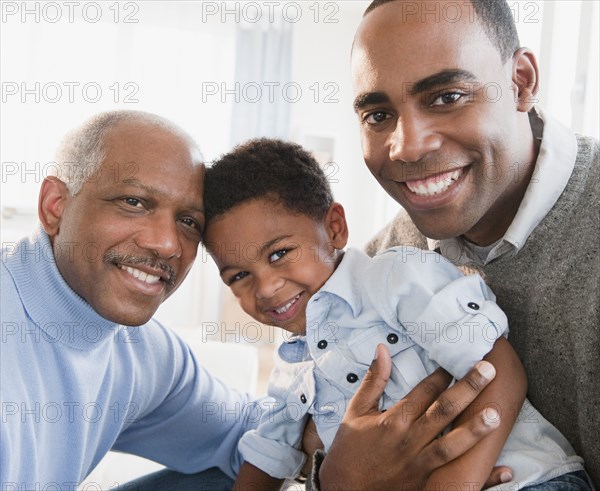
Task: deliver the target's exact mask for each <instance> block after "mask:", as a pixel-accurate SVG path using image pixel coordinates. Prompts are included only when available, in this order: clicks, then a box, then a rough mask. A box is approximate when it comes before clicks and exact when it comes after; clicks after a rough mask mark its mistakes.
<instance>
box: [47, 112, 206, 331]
mask: <svg viewBox="0 0 600 491" xmlns="http://www.w3.org/2000/svg"><path fill="white" fill-rule="evenodd" d="M105 148H106V150H107V154H106V158H105V160H104V161H103V163H102V165H101V167H100V170H99V172H98V173H97V175H95V176H94V177H92V178H91V179H90V180H89V181H88V182H86V183H85V184H84V185H83V187H82V189H81V191H80V192H79V193H78V194H77V195H76V196H74V197H70V196H66V197H65V198H64V210H63V211H62V215H61V217H60V223H59V225H58V229H57V230H56V231H55V232H56V233H55V234H53V233H51V234H50V235H51V238H52V241H53V248H54V252H55V257H56V261H57V265H58V268H59V270H60V272H61V274H62V276H63V277H64V278H65V280H66V281H67V283H68V284H69V285H70V286H71V288H73V290H74V291H75V292H77V293H78V294H79V295H80V296H81V297H82V298H83V299H85V300H86V301H87V302H88V303H89V304H90V305H91V306H92V307H93V308H94V310H96V311H97V312H98V313H99V314H100V315H102V316H103V317H105V318H107V319H110V320H112V321H114V322H117V323H120V324H125V325H140V324H143V323H145V322H147V321H148V320H149V319H150V317H151V316H152V315H153V314H154V312H155V311H156V309H157V308H158V306H159V305H160V304H161V302H162V301H163V300H164V299H165V298H167V297H168V296H169V295H170V294H171V293H172V292H173V291H175V289H177V287H178V286H179V285H180V284H181V282H182V281H183V279H184V278H185V276H186V275H187V273H188V271H189V270H190V268H191V266H192V262H193V260H194V258H195V257H196V253H197V249H198V244H199V243H200V238H201V233H202V228H203V226H204V214H203V208H202V186H203V167H202V165H200V163H199V154H198V152H197V151H196V150H194V149H193V148H190V146H189V145H188V144H187V143H186V142H184V141H183V140H182V139H181V138H180V137H178V136H175V135H173V134H172V133H170V132H168V131H166V130H163V129H158V128H152V127H149V126H144V125H139V124H135V123H123V124H121V125H118V126H117V127H116V128H113V129H112V130H110V132H109V134H108V136H107V138H106V140H105Z"/></svg>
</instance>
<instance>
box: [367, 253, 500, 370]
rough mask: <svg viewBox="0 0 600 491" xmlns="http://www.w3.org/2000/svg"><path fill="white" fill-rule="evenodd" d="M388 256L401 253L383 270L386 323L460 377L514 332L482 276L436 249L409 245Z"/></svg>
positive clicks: (383, 300)
mask: <svg viewBox="0 0 600 491" xmlns="http://www.w3.org/2000/svg"><path fill="white" fill-rule="evenodd" d="M385 254H396V259H395V261H394V262H393V265H392V268H389V262H388V263H387V270H386V271H382V272H381V274H382V275H381V278H382V281H383V282H384V284H383V287H384V288H383V294H382V295H381V296H380V298H379V299H377V301H378V302H382V303H383V304H384V305H383V306H382V311H383V312H384V313H385V314H386V316H387V317H388V319H386V321H387V322H388V323H389V324H390V325H391V326H394V327H396V328H397V329H399V330H401V331H404V332H405V333H406V334H407V335H408V336H409V337H410V338H411V339H412V340H413V341H414V342H415V343H416V344H418V345H419V346H421V347H422V348H423V349H424V350H425V351H426V352H427V354H428V356H429V358H430V359H431V360H433V361H435V362H436V363H438V364H439V365H441V366H442V367H443V368H444V369H446V370H447V371H448V372H450V373H451V374H452V375H453V376H454V377H456V378H461V377H462V376H464V375H465V374H466V373H467V372H468V371H469V370H470V369H471V368H472V367H473V365H475V364H476V363H477V362H478V361H479V360H481V359H482V358H483V357H484V356H485V355H486V354H487V353H489V352H490V350H491V349H492V347H493V345H494V343H495V341H496V340H497V339H498V338H499V337H500V336H502V335H503V334H504V335H506V334H507V333H508V321H507V318H506V315H505V314H504V312H503V311H502V310H501V309H500V307H498V305H497V304H496V302H495V296H494V294H493V293H492V291H491V290H490V289H489V288H488V287H487V285H486V284H485V282H484V281H483V279H482V278H481V277H480V276H479V275H468V276H464V275H463V274H462V272H461V271H460V270H458V269H457V268H456V267H455V266H454V265H452V264H451V263H450V262H449V261H447V260H446V259H444V258H443V257H442V256H440V255H439V254H437V253H435V252H431V251H423V250H421V249H416V248H407V247H404V248H393V249H390V250H389V251H386V252H384V253H383V254H382V256H384V255H385ZM383 264H385V263H384V262H382V265H383ZM412 278H414V281H411V279H412ZM379 289H380V291H381V285H380V287H379Z"/></svg>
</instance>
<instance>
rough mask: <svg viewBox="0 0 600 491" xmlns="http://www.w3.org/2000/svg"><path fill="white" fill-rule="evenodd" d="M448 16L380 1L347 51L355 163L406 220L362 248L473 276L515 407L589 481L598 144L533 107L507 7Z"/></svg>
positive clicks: (595, 419) (530, 81) (599, 234)
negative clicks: (406, 252) (498, 337)
mask: <svg viewBox="0 0 600 491" xmlns="http://www.w3.org/2000/svg"><path fill="white" fill-rule="evenodd" d="M409 3H412V5H409ZM452 3H453V4H454V7H456V5H458V4H457V3H456V2H452ZM448 5H449V4H448V3H447V2H443V1H436V2H419V9H418V12H414V8H413V7H414V2H403V1H400V0H398V1H385V0H377V1H375V2H373V3H372V4H371V5H370V7H369V8H368V9H367V11H366V13H365V16H364V18H363V21H362V23H361V25H360V27H359V29H358V32H357V35H356V38H355V41H354V46H353V51H352V72H353V78H354V85H355V94H356V98H355V103H354V105H355V109H356V113H357V114H358V117H359V121H360V128H361V136H362V146H363V154H364V158H365V162H366V164H367V166H368V167H369V169H370V170H371V172H372V173H373V175H374V176H375V177H376V179H377V180H378V181H379V183H380V184H381V185H382V187H383V188H384V189H385V190H386V191H387V192H388V193H389V194H390V195H391V196H392V197H393V198H394V199H395V200H396V201H398V203H400V204H401V205H402V207H403V208H404V210H405V211H403V212H402V213H401V214H400V215H399V216H398V217H397V218H396V219H395V221H394V222H393V223H392V224H391V225H390V226H389V227H388V228H387V229H386V230H384V231H383V232H382V233H381V234H380V235H379V236H378V237H377V238H376V239H375V240H374V241H373V242H372V243H371V244H370V246H369V251H370V252H371V253H375V252H376V251H378V250H381V249H384V248H388V247H390V246H392V245H397V244H409V243H410V244H415V245H420V246H422V247H424V248H427V247H429V248H430V249H435V250H439V251H440V252H441V254H442V255H444V256H445V257H447V258H448V259H450V260H451V261H453V262H454V263H455V264H457V265H466V266H469V267H473V268H475V269H478V270H479V271H480V272H481V274H482V275H483V276H485V277H486V280H487V282H488V284H489V285H490V287H491V288H492V290H493V291H494V292H495V293H496V295H497V300H498V303H499V305H500V306H501V307H502V308H503V310H504V311H505V312H506V313H507V316H508V319H509V326H510V330H511V343H512V344H513V345H514V347H515V349H516V350H517V353H518V354H519V356H520V358H521V359H522V361H523V363H524V366H525V369H526V372H527V376H528V377H527V378H528V381H529V390H528V398H529V399H530V400H531V402H532V404H533V405H534V406H535V407H537V408H538V409H539V410H540V412H541V413H542V414H544V415H545V416H546V417H547V418H548V419H549V421H550V422H551V423H553V424H554V425H555V426H556V427H557V428H558V429H559V430H560V431H561V432H562V433H563V434H564V435H565V436H566V437H567V439H568V440H569V441H570V442H571V444H572V445H573V446H574V447H575V449H576V451H577V452H578V453H579V454H580V455H582V456H583V458H584V459H585V461H586V466H587V469H588V470H589V472H590V474H591V476H592V479H593V480H594V481H595V482H596V483H597V482H598V480H599V479H600V417H599V414H598V411H597V408H598V407H599V405H600V373H599V372H600V370H599V363H598V353H600V330H599V325H600V262H599V261H598V258H597V251H598V243H600V219H599V216H600V215H599V204H600V190H599V188H598V182H599V181H600V164H599V149H598V142H597V141H595V140H593V139H591V138H586V137H582V136H579V135H577V136H576V135H574V134H573V133H572V132H571V131H570V130H569V129H567V128H565V127H564V126H562V125H560V124H559V123H558V122H556V121H555V120H553V119H551V118H550V117H548V116H547V115H546V114H544V113H543V112H542V111H541V110H539V109H538V108H536V107H534V102H535V94H536V93H537V89H538V84H539V80H538V69H537V61H536V59H535V56H534V54H533V53H532V52H531V51H529V50H528V49H527V48H522V47H520V45H519V40H518V37H517V34H516V29H515V26H514V21H513V19H512V15H511V12H510V8H509V6H508V5H507V4H506V2H505V1H504V0H494V1H489V0H477V1H476V0H473V1H471V2H470V3H469V2H463V3H461V4H460V5H461V7H462V11H461V12H460V13H461V15H460V16H454V17H453V18H452V21H450V19H449V18H448V17H447V16H443V15H441V14H440V15H434V13H435V12H436V11H437V12H438V14H439V13H440V12H443V11H444V9H445V7H448ZM409 7H410V9H409Z"/></svg>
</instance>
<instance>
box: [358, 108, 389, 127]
mask: <svg viewBox="0 0 600 491" xmlns="http://www.w3.org/2000/svg"><path fill="white" fill-rule="evenodd" d="M389 118H391V115H390V114H388V113H386V112H385V111H374V112H372V113H368V114H366V115H365V116H364V118H363V121H364V122H365V123H367V124H378V123H383V122H384V121H385V120H386V119H389Z"/></svg>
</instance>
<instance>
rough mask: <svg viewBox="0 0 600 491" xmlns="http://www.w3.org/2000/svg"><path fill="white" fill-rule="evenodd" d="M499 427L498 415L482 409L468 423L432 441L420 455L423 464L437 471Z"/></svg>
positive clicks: (495, 412) (492, 411) (488, 408)
mask: <svg viewBox="0 0 600 491" xmlns="http://www.w3.org/2000/svg"><path fill="white" fill-rule="evenodd" d="M499 426H500V415H499V414H498V412H497V411H496V410H495V409H494V408H491V407H487V408H484V409H483V410H482V411H481V412H480V413H479V414H478V415H477V416H476V417H475V418H474V419H472V420H470V421H469V423H468V424H467V423H465V424H462V425H460V426H457V427H456V428H454V429H453V430H452V431H450V432H449V433H447V434H446V435H444V436H442V437H440V438H437V439H435V440H433V441H432V442H431V443H430V444H429V445H428V446H427V447H426V448H425V449H424V450H423V452H422V453H421V457H422V459H423V462H426V463H427V466H428V467H429V468H431V469H437V468H438V467H441V466H443V465H445V464H447V463H448V462H451V461H452V460H454V459H456V458H457V457H460V456H461V455H463V454H464V453H465V452H467V451H468V450H469V449H470V448H472V447H473V446H475V445H476V444H477V443H479V441H480V440H481V439H482V438H483V437H484V436H486V435H487V434H488V433H490V432H492V431H494V430H495V429H496V428H498V427H499Z"/></svg>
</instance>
